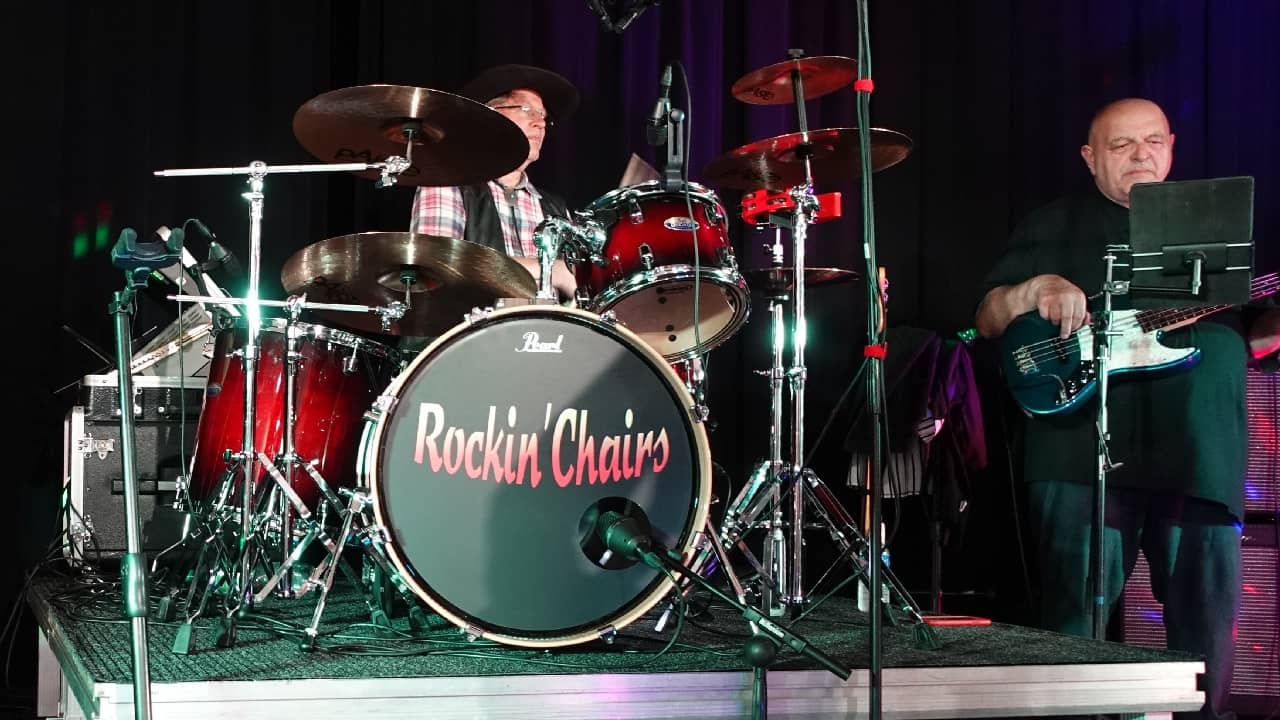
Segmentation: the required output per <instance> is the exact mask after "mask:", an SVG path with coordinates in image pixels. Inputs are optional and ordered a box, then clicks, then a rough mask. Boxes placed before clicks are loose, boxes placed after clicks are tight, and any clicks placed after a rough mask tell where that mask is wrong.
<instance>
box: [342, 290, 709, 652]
mask: <svg viewBox="0 0 1280 720" xmlns="http://www.w3.org/2000/svg"><path fill="white" fill-rule="evenodd" d="M521 315H552V316H555V315H564V316H569V317H578V318H580V319H583V320H587V321H589V323H590V324H592V325H596V326H597V327H605V328H608V330H609V331H610V332H614V333H617V335H618V336H619V337H620V338H621V339H622V340H624V341H626V342H627V343H628V344H630V345H631V349H633V350H637V351H639V352H640V354H641V355H643V356H645V357H646V358H647V359H648V360H649V361H650V363H651V365H652V366H653V367H655V368H657V369H658V370H659V375H660V376H661V377H662V378H663V380H665V381H666V382H667V384H668V386H669V388H670V389H671V390H673V391H674V394H675V395H676V397H677V398H678V399H679V400H680V401H681V403H682V404H681V407H680V411H681V412H682V413H683V414H684V417H685V420H686V426H687V427H688V428H690V429H691V430H692V431H693V441H694V452H695V454H696V455H697V458H696V459H697V472H698V477H699V478H700V482H699V486H698V497H697V502H696V504H695V507H694V508H692V509H693V513H694V516H693V519H692V521H691V522H690V523H689V529H690V531H689V532H688V533H687V537H686V538H684V540H683V541H682V544H681V547H679V548H671V549H672V550H677V551H678V552H679V553H680V556H681V558H682V559H683V561H684V562H685V563H686V564H687V563H688V562H689V561H691V560H692V559H693V556H694V554H695V553H696V552H697V539H698V537H699V536H700V535H701V534H702V529H703V528H705V527H706V524H707V517H708V516H709V514H710V512H711V508H710V505H711V446H710V443H709V442H708V441H707V433H706V428H705V427H704V425H703V423H702V422H701V421H700V420H699V419H698V417H697V414H696V412H695V410H694V401H693V397H692V396H691V395H690V394H689V391H688V389H686V388H685V386H684V381H682V380H681V379H680V376H678V375H676V372H675V370H674V369H673V368H672V367H671V365H670V364H669V362H668V361H667V359H666V358H664V357H662V355H661V354H659V353H658V351H656V350H654V349H653V348H652V347H650V346H649V344H648V343H646V342H645V341H644V340H643V339H641V338H640V336H639V335H636V334H635V333H633V332H631V331H630V330H627V329H626V328H625V327H623V326H621V325H614V324H610V323H606V322H604V321H603V320H601V319H600V316H599V315H597V314H595V313H592V312H588V311H586V310H580V309H578V308H568V307H562V306H557V305H520V306H515V307H509V308H502V309H500V310H493V311H491V312H488V313H486V314H485V315H484V317H482V318H480V319H477V320H472V321H466V322H462V323H459V324H458V325H455V326H454V327H452V328H450V329H449V330H448V331H446V332H445V333H444V334H443V335H441V336H440V337H438V338H436V339H435V340H434V341H433V342H432V343H431V344H430V345H428V346H427V347H426V349H424V350H423V351H422V352H420V353H418V356H417V357H415V358H414V359H413V360H412V361H411V362H410V363H409V365H408V366H407V367H405V369H404V370H402V371H401V372H400V374H399V375H398V376H396V378H395V379H394V380H392V381H391V384H390V385H389V386H388V387H387V389H386V390H385V391H383V392H382V393H381V395H380V396H379V402H378V406H379V407H382V406H383V401H382V399H383V398H393V399H395V401H396V402H398V401H399V400H400V396H399V394H400V392H401V391H402V390H403V389H404V386H405V384H406V383H408V382H409V381H410V380H411V379H412V378H414V377H415V376H416V370H417V369H418V367H419V366H421V365H422V364H423V363H425V362H426V361H427V360H428V359H429V358H431V357H433V356H434V354H435V353H436V352H437V351H438V350H439V349H440V348H443V347H445V346H446V345H447V344H449V343H452V342H453V340H454V338H457V337H459V336H461V335H463V334H466V333H470V332H475V331H479V330H480V329H482V328H484V327H486V326H488V325H492V324H495V323H497V322H498V321H500V320H502V319H504V318H508V317H518V316H521ZM393 409H394V408H393ZM390 414H391V413H390V412H387V411H381V412H376V413H372V417H371V418H370V420H369V421H368V422H369V423H372V424H373V425H374V429H373V431H372V432H365V433H362V436H361V439H362V444H363V440H364V439H365V438H368V445H367V446H364V447H361V448H360V449H359V451H358V452H359V455H358V460H357V462H358V463H359V464H360V466H361V467H362V470H361V472H360V473H359V475H360V476H361V477H367V478H368V480H367V482H366V483H365V486H366V487H367V488H368V490H369V496H370V498H371V499H372V502H371V504H372V506H373V514H374V519H375V520H376V521H377V525H378V528H380V529H382V530H383V531H385V532H384V536H386V537H387V538H388V542H387V543H386V545H385V548H386V551H387V556H388V558H389V559H390V560H391V563H392V565H393V566H394V567H395V568H396V570H398V571H399V572H401V573H402V574H403V575H404V576H405V577H406V578H408V577H412V576H413V574H412V573H410V572H409V571H408V563H407V562H405V560H406V559H405V558H404V557H402V556H401V554H400V549H399V547H398V546H397V545H396V544H395V543H394V542H391V541H390V539H391V537H390V536H391V533H390V531H391V529H392V528H391V527H390V526H389V525H388V524H387V518H386V515H385V514H384V511H383V508H382V502H381V498H380V497H379V487H380V486H381V481H380V478H379V475H378V467H377V465H378V463H377V462H373V461H374V460H376V459H377V458H376V455H377V451H378V448H380V447H382V435H383V433H384V432H385V431H386V428H387V425H388V423H387V422H386V421H387V420H388V419H389V417H390ZM424 580H426V578H424ZM407 584H408V586H409V589H410V590H411V591H413V594H414V595H416V596H418V598H419V599H421V600H422V601H423V602H425V603H426V604H427V605H428V606H429V607H431V609H433V610H435V611H436V612H437V613H439V614H440V615H441V616H442V617H444V618H445V619H446V620H448V621H449V622H451V623H453V624H454V625H455V626H457V627H459V628H464V629H466V631H467V633H468V634H474V635H475V636H476V637H479V638H487V639H493V640H497V641H499V642H503V643H505V644H509V645H515V646H519V647H531V648H548V647H562V646H565V645H573V644H576V643H579V642H588V641H590V640H594V639H597V638H598V637H599V635H600V633H601V632H602V631H604V630H605V629H606V628H612V629H615V630H616V629H620V628H623V627H626V626H627V625H629V624H631V623H633V622H635V621H636V620H638V619H639V618H640V617H641V616H643V615H644V614H645V613H646V612H648V611H649V610H650V609H651V608H652V607H653V606H654V605H657V604H658V603H659V602H660V601H661V600H662V598H663V597H664V596H666V595H668V594H669V593H671V592H672V591H674V590H675V586H674V585H672V583H671V579H670V577H669V576H666V575H664V576H662V577H661V578H659V581H658V582H657V583H656V584H654V586H653V588H652V589H651V590H650V591H649V592H648V593H647V594H642V595H640V596H638V597H637V598H635V599H633V600H632V601H631V603H630V604H631V606H632V607H631V609H630V610H629V611H627V612H625V613H623V614H622V615H621V616H620V617H616V618H606V620H608V621H609V622H607V624H605V625H601V626H600V627H598V628H595V629H594V630H588V631H583V632H581V633H578V634H576V635H573V636H570V637H557V638H543V637H524V636H520V635H510V634H505V633H500V632H490V631H488V629H487V628H481V627H477V626H476V625H475V623H473V622H471V621H469V620H467V619H465V618H462V617H459V616H458V615H457V614H456V613H454V611H453V610H452V609H451V608H450V607H449V606H448V605H447V604H445V603H443V602H441V601H440V600H438V599H437V598H436V597H434V596H433V595H432V594H431V593H428V592H426V591H424V590H423V589H422V588H421V587H420V586H419V583H415V582H409V583H407Z"/></svg>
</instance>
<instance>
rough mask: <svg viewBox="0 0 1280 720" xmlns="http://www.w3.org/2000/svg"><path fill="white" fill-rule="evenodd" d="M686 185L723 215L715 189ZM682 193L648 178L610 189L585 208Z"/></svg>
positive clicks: (604, 206) (694, 194)
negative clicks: (646, 180)
mask: <svg viewBox="0 0 1280 720" xmlns="http://www.w3.org/2000/svg"><path fill="white" fill-rule="evenodd" d="M687 185H688V186H689V195H690V196H692V197H693V198H694V199H695V200H699V201H702V202H705V203H707V204H709V205H714V206H715V207H716V208H717V209H719V210H720V215H721V216H724V205H723V204H722V203H721V202H720V198H719V197H718V196H717V195H716V193H715V191H713V190H712V189H711V188H709V187H707V186H705V185H699V184H698V183H696V182H692V181H691V182H689V183H687ZM684 194H685V193H684V191H683V190H671V191H668V190H664V189H662V183H660V182H658V181H657V180H649V181H648V182H642V183H640V184H638V185H628V186H627V187H623V188H617V189H616V190H610V191H609V192H607V193H605V194H604V195H601V196H600V197H599V198H597V199H596V200H594V201H592V202H591V204H590V205H588V206H587V210H588V211H595V210H603V209H604V208H606V207H613V206H615V205H618V204H620V203H623V202H626V201H627V200H631V199H635V200H647V199H649V198H651V197H660V196H664V195H667V196H671V197H684Z"/></svg>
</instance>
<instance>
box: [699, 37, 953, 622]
mask: <svg viewBox="0 0 1280 720" xmlns="http://www.w3.org/2000/svg"><path fill="white" fill-rule="evenodd" d="M798 52H799V51H792V55H793V57H797V58H798V57H799V55H798ZM792 83H793V85H794V87H795V96H796V99H797V108H798V117H799V123H800V128H801V132H802V133H807V132H808V129H807V124H806V119H805V113H804V105H803V97H804V92H803V79H802V77H801V74H800V72H799V70H798V69H793V70H792ZM811 152H812V151H811V149H810V148H809V147H808V146H807V145H805V144H802V145H801V146H800V148H798V149H797V154H798V155H800V156H801V157H802V158H803V163H804V169H805V182H804V183H803V184H801V185H799V186H796V187H793V188H790V189H789V191H788V192H789V194H790V195H791V197H792V200H793V201H794V205H795V209H794V211H792V212H791V213H790V214H777V213H775V214H773V215H771V216H770V218H769V224H771V225H773V226H774V227H775V235H774V242H773V243H772V245H771V246H768V247H767V249H768V251H769V252H770V255H771V258H772V262H773V265H774V267H778V268H781V267H782V266H783V262H784V245H783V243H782V240H781V231H780V230H778V229H777V228H782V227H785V228H789V229H790V230H791V237H792V241H793V248H794V249H793V253H792V260H793V273H794V274H793V275H792V278H793V283H792V288H791V293H792V294H791V299H792V303H793V304H792V311H793V324H792V364H791V366H790V367H785V366H784V354H785V351H784V346H785V343H786V321H785V317H784V316H785V313H784V305H785V301H786V300H787V294H786V292H785V290H784V291H782V292H779V293H778V294H776V295H772V296H770V298H769V314H770V318H771V320H772V330H773V332H772V346H773V358H772V359H773V365H772V368H771V370H770V372H769V373H768V374H769V379H770V389H771V415H770V421H771V427H770V436H769V450H770V457H769V460H768V461H767V463H765V464H764V467H762V468H760V469H758V470H757V472H755V473H753V476H752V480H751V482H749V483H747V484H746V485H745V486H744V487H743V488H742V490H741V492H740V493H739V495H738V497H737V498H735V499H734V501H733V503H732V504H731V505H730V506H729V507H728V508H727V509H726V513H725V519H724V526H723V529H722V531H721V533H722V534H721V539H722V541H723V542H724V543H725V544H726V545H736V546H738V547H741V548H743V549H745V544H744V543H743V542H742V539H743V536H744V535H745V534H746V532H747V531H748V530H750V529H751V528H752V527H756V526H757V518H759V517H760V516H761V515H763V514H764V513H766V512H768V513H769V519H768V520H767V521H765V522H764V523H762V524H760V526H763V527H765V528H767V529H768V531H769V536H768V539H766V540H765V543H764V547H763V552H764V563H763V567H764V569H765V573H764V576H763V577H762V578H761V604H762V606H763V607H765V608H766V609H767V610H768V611H769V613H770V614H771V615H774V616H779V615H782V614H784V613H785V612H786V610H787V607H788V606H790V607H791V609H792V611H793V612H795V611H796V610H798V608H799V607H801V606H803V605H805V604H806V603H808V602H809V601H810V599H811V598H810V597H809V595H808V593H807V592H806V590H805V588H804V587H803V578H804V553H803V549H804V545H803V543H804V537H803V533H804V531H805V530H806V529H808V528H809V527H811V526H810V524H809V523H807V522H806V520H805V510H806V500H807V501H808V503H809V505H810V506H811V508H812V510H813V512H814V513H816V515H817V518H818V520H819V523H818V526H820V527H825V528H826V529H827V530H828V532H829V533H830V535H831V537H832V540H833V541H834V542H836V544H837V545H838V546H839V547H840V549H841V551H842V552H841V555H840V557H839V558H838V561H840V560H849V561H850V562H852V563H853V564H854V566H855V568H856V569H857V570H858V572H859V574H860V575H861V576H862V578H863V579H864V580H865V581H866V582H867V584H868V586H869V587H880V588H881V597H882V601H883V604H884V605H885V606H886V609H887V610H888V611H889V612H888V614H889V616H890V618H891V619H892V618H894V617H895V613H894V611H900V612H902V613H905V614H908V615H914V616H915V617H916V618H917V619H918V620H919V622H920V625H921V626H922V627H925V626H924V624H923V620H922V619H921V618H919V610H918V608H917V607H916V606H915V603H914V602H913V601H912V600H911V599H910V596H909V595H908V594H907V593H906V591H905V590H904V589H903V588H902V586H901V584H900V583H899V582H897V580H896V578H894V577H893V576H892V574H891V573H889V572H888V569H887V568H886V567H884V564H883V559H882V558H881V553H880V550H879V547H878V543H875V542H869V541H868V540H867V538H866V537H864V536H863V534H862V533H861V532H860V531H859V529H858V527H857V524H856V523H855V522H854V521H853V520H852V518H850V516H849V514H848V512H847V511H846V510H845V509H844V507H843V506H842V505H841V504H840V502H839V500H838V499H837V498H836V497H835V495H834V493H832V492H831V491H830V489H829V488H827V486H826V485H825V483H823V482H822V480H821V479H820V478H819V477H818V476H817V474H816V473H814V472H813V471H812V470H811V469H809V468H807V467H805V465H804V461H805V456H804V447H805V442H804V395H805V381H806V379H807V368H806V367H805V348H806V336H807V331H806V325H805V313H806V308H805V283H804V267H805V260H804V249H805V243H806V239H807V230H808V226H809V225H810V224H812V222H813V219H814V217H815V216H816V213H817V211H818V201H817V199H816V197H815V196H814V194H813V185H812V174H811V165H810V162H809V158H810V156H811ZM869 284H873V283H869ZM784 381H786V382H787V383H789V385H790V391H791V400H792V413H791V418H790V420H791V443H790V451H791V453H790V457H788V458H786V459H784V458H783V447H782V444H783V443H782V436H783V421H784V417H783V416H784V412H783V407H784V402H783V401H784V397H783V395H784V392H783V390H784V387H783V386H784ZM788 461H789V463H788ZM784 484H785V485H786V488H787V489H786V490H784V489H783V486H784ZM788 493H789V494H788ZM784 506H785V507H784ZM787 528H789V529H790V536H789V537H788V536H787V533H786V532H784V530H785V529H787ZM876 539H877V540H878V536H877V538H876ZM864 553H865V555H866V557H865V558H864V557H861V556H862V555H863V554H864ZM882 576H883V577H882ZM875 619H876V620H877V621H878V620H879V614H878V613H875ZM928 643H929V644H933V643H932V641H928Z"/></svg>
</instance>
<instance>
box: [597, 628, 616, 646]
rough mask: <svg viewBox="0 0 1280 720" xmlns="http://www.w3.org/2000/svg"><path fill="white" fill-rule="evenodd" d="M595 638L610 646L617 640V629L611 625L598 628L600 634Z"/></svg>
mask: <svg viewBox="0 0 1280 720" xmlns="http://www.w3.org/2000/svg"><path fill="white" fill-rule="evenodd" d="M597 636H598V637H599V638H600V639H601V640H603V641H604V644H605V645H612V644H613V641H614V640H616V639H617V638H618V628H616V627H614V626H612V625H606V626H604V627H603V628H600V632H599V633H598V635H597Z"/></svg>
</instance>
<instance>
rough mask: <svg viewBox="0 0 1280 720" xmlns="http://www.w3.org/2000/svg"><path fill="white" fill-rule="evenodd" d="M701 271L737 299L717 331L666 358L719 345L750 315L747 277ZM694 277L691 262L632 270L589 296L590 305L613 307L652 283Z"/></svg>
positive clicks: (679, 357)
mask: <svg viewBox="0 0 1280 720" xmlns="http://www.w3.org/2000/svg"><path fill="white" fill-rule="evenodd" d="M701 275H702V276H703V277H704V278H706V279H708V280H710V281H711V283H712V284H714V285H716V286H718V287H721V288H724V289H726V290H730V291H732V293H731V294H732V295H733V296H734V297H735V298H737V300H738V302H736V303H734V313H733V319H732V320H730V321H729V323H728V324H727V325H725V327H724V329H723V330H721V331H720V332H718V333H716V334H715V335H713V336H711V337H703V338H702V345H701V346H699V347H694V348H689V349H688V350H686V351H684V352H680V353H675V354H673V355H667V356H665V357H666V358H667V360H668V361H672V360H688V359H690V358H693V357H696V356H698V355H701V354H703V353H705V352H707V351H709V350H713V349H715V348H716V347H719V346H720V345H722V344H724V343H725V342H726V341H728V339H729V338H731V337H733V336H734V335H735V334H737V332H738V330H740V329H741V328H742V326H743V325H745V324H746V323H747V318H748V317H749V316H750V313H751V306H750V297H751V295H750V293H749V292H748V291H747V281H746V280H744V279H743V278H742V276H741V275H739V274H738V273H737V271H734V270H731V269H727V268H707V267H703V268H702V271H701ZM641 276H643V278H641ZM694 277H695V274H694V272H693V266H692V265H664V266H662V267H658V268H654V269H653V270H647V271H645V272H643V273H636V274H634V275H632V276H630V277H626V278H623V279H621V280H619V281H617V282H615V283H613V284H611V285H609V287H607V288H605V289H604V290H603V291H602V292H600V293H598V294H597V295H596V296H595V298H593V299H592V302H591V307H592V308H594V309H595V310H596V311H597V312H600V313H606V312H608V311H610V310H613V309H614V308H616V306H617V305H618V304H619V303H621V302H622V301H623V300H626V299H627V298H629V297H631V296H632V295H635V294H636V293H638V292H640V291H642V290H645V289H648V288H651V287H653V286H654V285H657V284H660V283H664V282H671V281H676V282H679V281H687V280H692V279H693V278H694ZM641 279H643V282H641Z"/></svg>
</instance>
